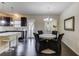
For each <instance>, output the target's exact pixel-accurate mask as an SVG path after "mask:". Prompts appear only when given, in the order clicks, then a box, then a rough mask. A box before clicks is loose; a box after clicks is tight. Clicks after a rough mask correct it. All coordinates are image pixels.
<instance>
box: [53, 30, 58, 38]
mask: <svg viewBox="0 0 79 59" xmlns="http://www.w3.org/2000/svg"><path fill="white" fill-rule="evenodd" d="M52 34H54V35H56V38H55V39H57V35H58V31H52Z"/></svg>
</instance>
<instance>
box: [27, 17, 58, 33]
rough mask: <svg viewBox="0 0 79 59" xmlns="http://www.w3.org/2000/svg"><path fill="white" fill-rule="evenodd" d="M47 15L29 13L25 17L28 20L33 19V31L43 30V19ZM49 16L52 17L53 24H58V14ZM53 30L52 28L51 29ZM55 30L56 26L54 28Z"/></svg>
mask: <svg viewBox="0 0 79 59" xmlns="http://www.w3.org/2000/svg"><path fill="white" fill-rule="evenodd" d="M47 17H48V16H33V15H30V16H28V17H27V19H28V20H30V19H31V20H32V19H33V20H35V22H34V25H35V32H36V31H37V30H43V31H44V24H45V23H44V21H43V19H45V18H47ZM49 17H51V18H53V19H54V20H53V24H56V25H57V26H58V20H59V16H58V15H52V16H49ZM52 30H53V29H52ZM56 30H57V28H56Z"/></svg>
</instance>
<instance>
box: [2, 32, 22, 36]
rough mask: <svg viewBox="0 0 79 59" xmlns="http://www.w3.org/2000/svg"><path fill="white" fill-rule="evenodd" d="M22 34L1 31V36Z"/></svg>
mask: <svg viewBox="0 0 79 59" xmlns="http://www.w3.org/2000/svg"><path fill="white" fill-rule="evenodd" d="M19 34H21V33H20V32H3V33H0V36H11V35H19Z"/></svg>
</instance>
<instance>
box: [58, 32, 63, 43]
mask: <svg viewBox="0 0 79 59" xmlns="http://www.w3.org/2000/svg"><path fill="white" fill-rule="evenodd" d="M63 35H64V33H62V34H59V36H58V38H57V39H58V40H57V41H58V42H60V43H61V40H62V37H63Z"/></svg>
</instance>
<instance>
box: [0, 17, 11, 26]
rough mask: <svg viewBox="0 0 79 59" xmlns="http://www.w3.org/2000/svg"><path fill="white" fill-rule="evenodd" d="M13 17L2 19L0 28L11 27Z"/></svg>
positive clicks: (0, 19) (0, 18)
mask: <svg viewBox="0 0 79 59" xmlns="http://www.w3.org/2000/svg"><path fill="white" fill-rule="evenodd" d="M11 21H12V18H11V17H0V26H11Z"/></svg>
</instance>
